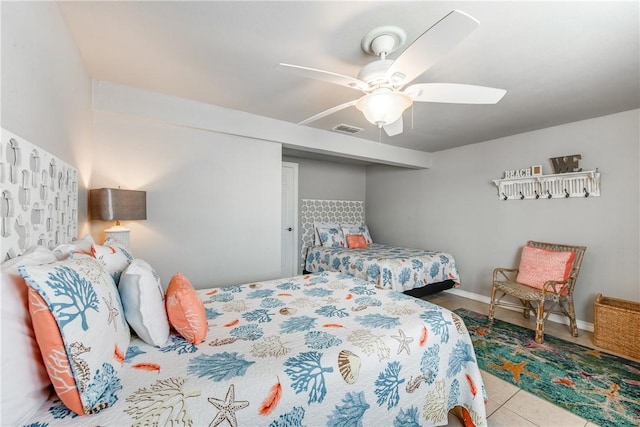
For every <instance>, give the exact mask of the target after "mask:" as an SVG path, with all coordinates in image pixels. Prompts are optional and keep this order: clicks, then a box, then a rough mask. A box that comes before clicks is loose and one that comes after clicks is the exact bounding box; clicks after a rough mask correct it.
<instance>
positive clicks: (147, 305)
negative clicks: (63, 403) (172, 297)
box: [118, 259, 169, 346]
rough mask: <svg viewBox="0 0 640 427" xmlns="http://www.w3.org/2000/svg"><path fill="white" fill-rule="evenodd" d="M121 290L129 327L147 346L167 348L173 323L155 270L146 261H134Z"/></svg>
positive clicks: (123, 276) (124, 276)
mask: <svg viewBox="0 0 640 427" xmlns="http://www.w3.org/2000/svg"><path fill="white" fill-rule="evenodd" d="M118 291H119V292H120V299H121V300H122V306H123V307H124V316H125V318H126V319H127V323H129V326H131V328H132V329H133V330H134V331H135V332H136V334H137V335H138V336H139V337H140V338H141V339H142V340H143V341H144V342H146V343H147V344H151V345H155V346H162V345H164V344H165V343H166V342H167V340H168V339H169V321H168V320H167V311H166V309H165V302H164V289H162V285H161V284H160V277H159V276H158V274H157V273H156V272H155V270H154V269H153V268H152V267H151V266H150V265H149V264H148V263H147V262H146V261H143V260H141V259H134V260H133V261H132V262H131V264H129V266H128V267H127V269H126V270H125V271H124V272H123V273H122V276H120V283H119V284H118Z"/></svg>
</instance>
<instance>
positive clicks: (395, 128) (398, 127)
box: [382, 117, 403, 136]
mask: <svg viewBox="0 0 640 427" xmlns="http://www.w3.org/2000/svg"><path fill="white" fill-rule="evenodd" d="M402 127H403V126H402V117H400V118H399V119H398V120H396V121H395V122H393V123H391V124H388V125H384V126H382V129H384V131H385V133H386V134H387V135H389V136H396V135H400V134H401V133H402Z"/></svg>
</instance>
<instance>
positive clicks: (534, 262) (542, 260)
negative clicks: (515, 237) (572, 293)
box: [516, 246, 576, 289]
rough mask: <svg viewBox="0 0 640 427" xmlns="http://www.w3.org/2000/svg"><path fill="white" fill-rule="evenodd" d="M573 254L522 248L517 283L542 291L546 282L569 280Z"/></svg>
mask: <svg viewBox="0 0 640 427" xmlns="http://www.w3.org/2000/svg"><path fill="white" fill-rule="evenodd" d="M575 257H576V253H575V252H571V251H569V252H558V251H550V250H546V249H540V248H534V247H533V246H524V247H523V248H522V255H521V256H520V267H519V271H518V278H517V279H516V280H517V281H518V282H519V283H522V284H525V285H528V286H531V287H534V288H538V289H542V287H543V286H544V284H545V282H547V281H548V280H556V281H563V280H567V279H568V278H569V275H570V274H571V268H572V267H573V260H574V259H575Z"/></svg>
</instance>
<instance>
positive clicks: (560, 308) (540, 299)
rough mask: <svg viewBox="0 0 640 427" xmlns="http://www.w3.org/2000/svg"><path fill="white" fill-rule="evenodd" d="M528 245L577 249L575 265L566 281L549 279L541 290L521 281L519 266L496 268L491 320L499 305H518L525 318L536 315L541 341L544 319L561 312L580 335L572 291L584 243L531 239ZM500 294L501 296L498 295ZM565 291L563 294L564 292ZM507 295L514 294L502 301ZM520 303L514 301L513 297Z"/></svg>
mask: <svg viewBox="0 0 640 427" xmlns="http://www.w3.org/2000/svg"><path fill="white" fill-rule="evenodd" d="M527 245H529V246H533V247H535V248H540V249H545V250H550V251H560V252H567V251H572V252H575V254H576V256H575V258H574V261H573V267H572V268H571V273H570V274H569V278H568V279H567V280H565V281H553V280H549V281H547V282H546V283H545V284H544V286H543V287H542V289H538V288H534V287H531V286H528V285H524V284H522V283H518V282H517V281H516V278H517V276H518V269H516V268H496V269H494V270H493V288H492V289H491V306H490V307H489V320H490V321H493V317H494V315H495V310H496V306H500V307H506V308H509V307H510V308H517V309H521V310H523V312H522V313H523V315H524V317H525V318H527V319H528V318H529V315H530V313H531V312H533V313H535V314H536V338H535V339H536V342H538V343H541V342H542V340H543V336H544V322H545V321H546V320H547V318H548V317H549V315H550V314H551V313H555V314H560V315H563V316H566V317H568V318H569V328H570V329H571V334H572V335H573V336H574V337H577V336H578V328H577V326H576V314H575V310H574V306H573V291H574V288H575V285H576V279H577V278H578V273H579V272H580V265H581V264H582V258H583V257H584V252H585V251H586V250H587V248H586V247H585V246H569V245H558V244H554V243H543V242H534V241H529V242H527ZM498 294H500V296H499V297H498V298H496V296H497V295H498ZM563 294H564V295H563ZM504 297H513V298H511V300H510V301H502V299H503V298H504ZM514 299H515V300H516V301H518V302H520V304H518V303H517V302H513V300H514Z"/></svg>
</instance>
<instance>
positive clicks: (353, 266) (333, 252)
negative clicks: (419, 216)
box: [305, 243, 460, 292]
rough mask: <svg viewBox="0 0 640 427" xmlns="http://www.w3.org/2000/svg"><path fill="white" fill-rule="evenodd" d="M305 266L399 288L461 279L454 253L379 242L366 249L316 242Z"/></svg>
mask: <svg viewBox="0 0 640 427" xmlns="http://www.w3.org/2000/svg"><path fill="white" fill-rule="evenodd" d="M305 269H306V270H307V271H312V272H319V271H338V272H341V273H347V274H351V275H353V276H355V277H358V278H360V279H364V280H367V281H369V282H371V283H373V284H375V285H377V286H378V287H380V288H385V289H393V290H396V291H398V292H402V291H407V290H410V289H415V288H420V287H423V286H427V285H429V284H432V283H437V282H443V281H445V280H452V281H453V282H455V283H456V284H459V282H460V275H459V273H458V269H457V267H456V262H455V259H454V258H453V256H452V255H451V254H448V253H446V252H435V251H427V250H422V249H408V248H400V247H395V246H389V245H382V244H377V243H371V244H369V245H368V246H367V248H365V249H347V248H344V247H323V246H313V247H311V248H309V251H308V253H307V259H306V264H305Z"/></svg>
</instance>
